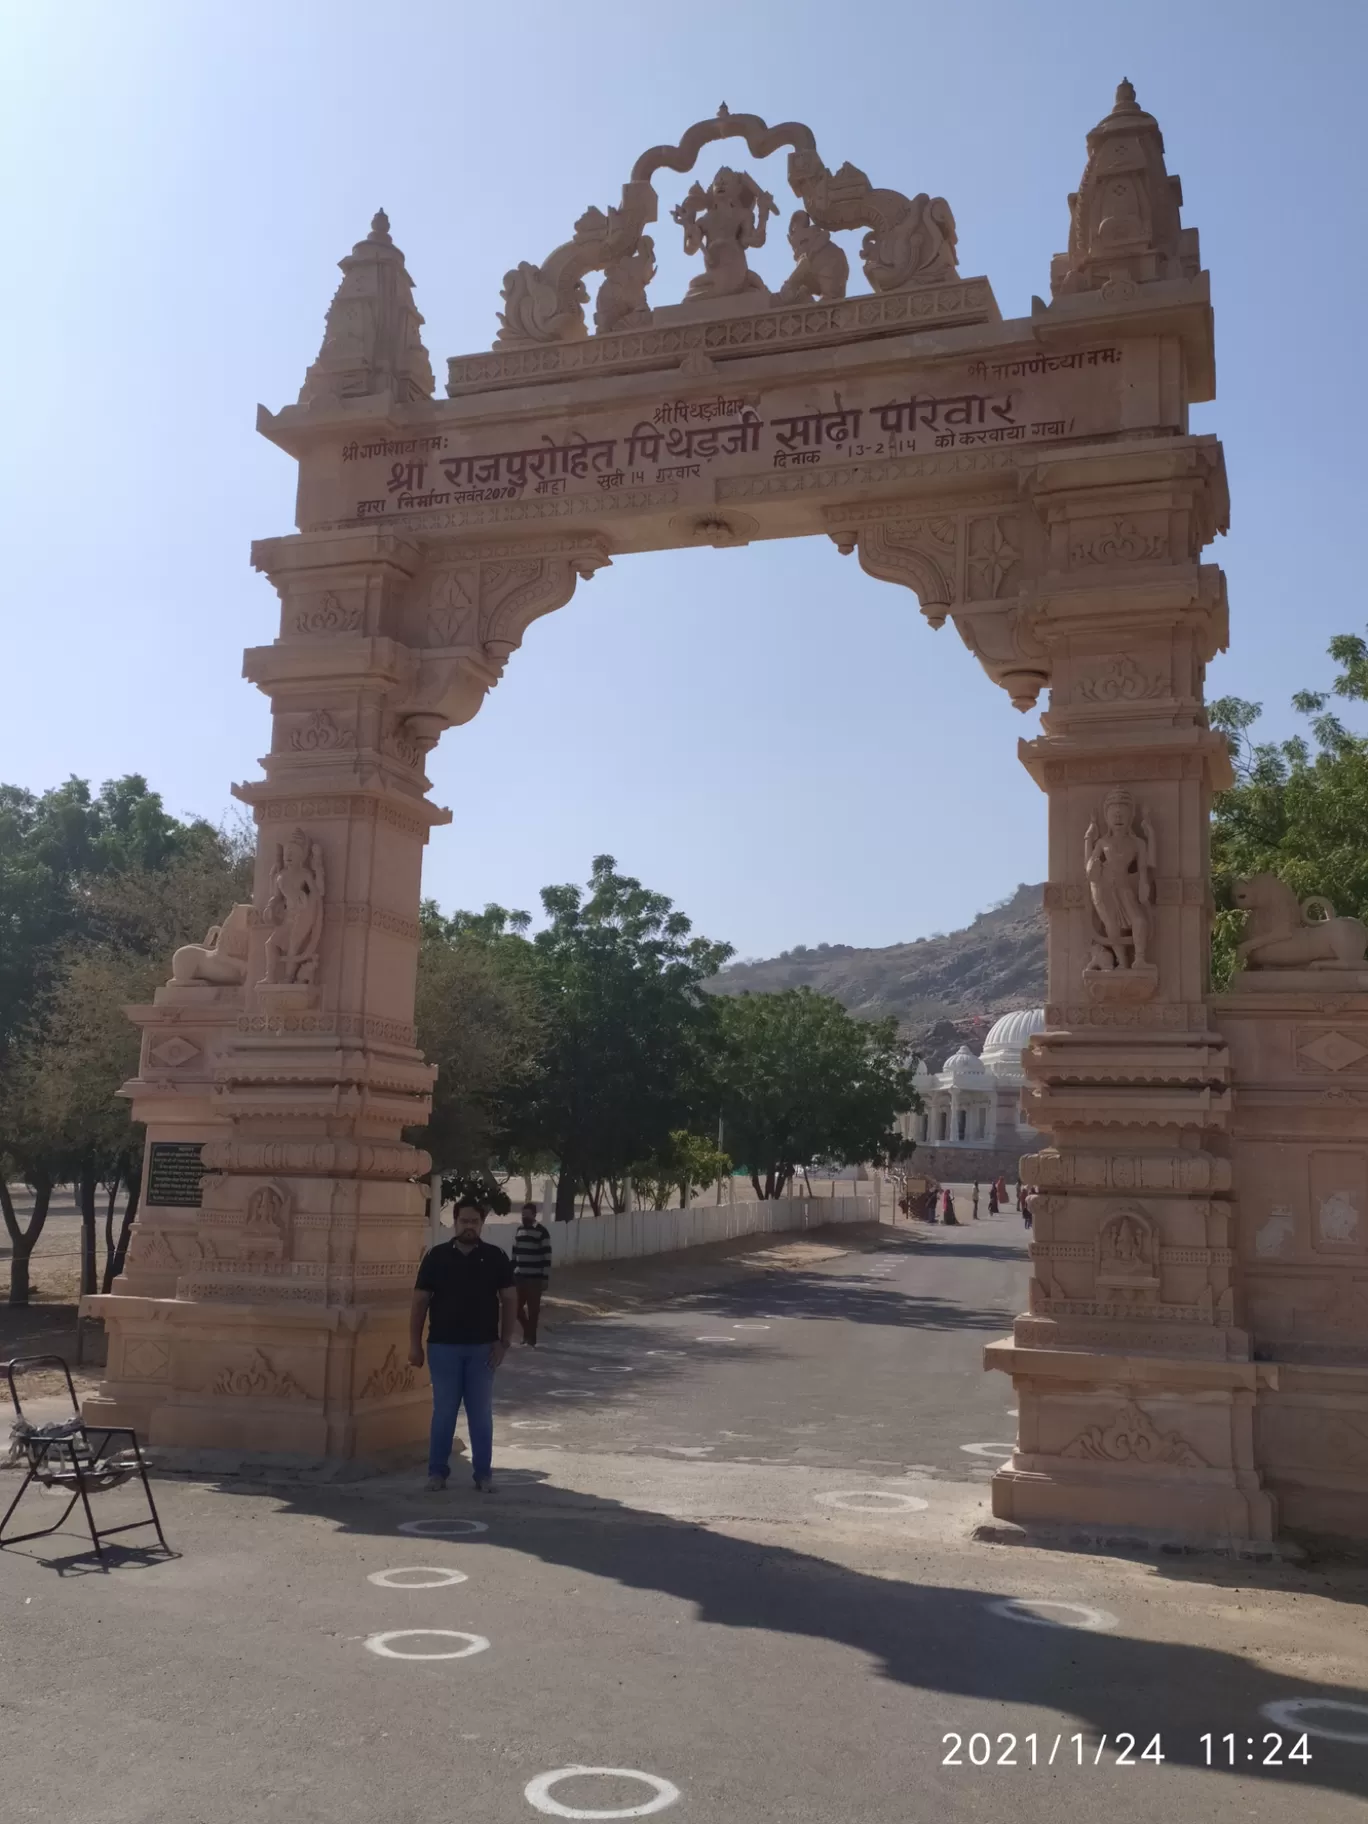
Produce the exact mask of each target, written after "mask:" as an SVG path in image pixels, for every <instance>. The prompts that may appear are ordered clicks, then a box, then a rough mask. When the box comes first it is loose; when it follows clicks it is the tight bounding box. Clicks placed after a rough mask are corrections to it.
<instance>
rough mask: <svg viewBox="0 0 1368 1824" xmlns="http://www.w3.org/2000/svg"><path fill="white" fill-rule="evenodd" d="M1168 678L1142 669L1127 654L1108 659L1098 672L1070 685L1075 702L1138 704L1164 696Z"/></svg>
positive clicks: (1167, 687)
mask: <svg viewBox="0 0 1368 1824" xmlns="http://www.w3.org/2000/svg"><path fill="white" fill-rule="evenodd" d="M1168 689H1169V681H1168V679H1167V678H1166V677H1165V676H1164V675H1163V673H1162V672H1148V671H1142V670H1141V669H1140V667H1139V666H1138V665H1137V664H1136V662H1135V660H1134V659H1133V658H1131V656H1130V654H1129V653H1124V652H1123V653H1122V654H1121V655H1120V657H1119V658H1115V659H1112V660H1110V661H1109V662H1108V663H1107V664H1106V665H1104V666H1103V667H1102V669H1101V670H1100V671H1095V672H1092V673H1091V674H1089V675H1088V676H1087V677H1082V678H1079V680H1078V681H1077V683H1076V684H1075V685H1074V687H1073V695H1074V700H1075V702H1079V703H1140V702H1144V701H1146V700H1147V699H1148V698H1151V697H1162V696H1165V695H1167V693H1168Z"/></svg>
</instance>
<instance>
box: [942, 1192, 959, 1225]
mask: <svg viewBox="0 0 1368 1824" xmlns="http://www.w3.org/2000/svg"><path fill="white" fill-rule="evenodd" d="M941 1221H942V1222H943V1223H944V1224H945V1225H946V1227H947V1228H952V1229H957V1228H958V1227H959V1217H958V1216H956V1214H955V1200H954V1198H953V1197H952V1196H951V1195H950V1193H949V1191H947V1192H946V1193H945V1196H944V1198H943V1200H942V1202H941Z"/></svg>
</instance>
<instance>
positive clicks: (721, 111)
mask: <svg viewBox="0 0 1368 1824" xmlns="http://www.w3.org/2000/svg"><path fill="white" fill-rule="evenodd" d="M717 118H718V119H719V120H730V119H731V109H730V108H729V107H728V106H727V104H726V102H725V101H724V102H723V103H722V105H721V106H720V107H719V108H718V110H717Z"/></svg>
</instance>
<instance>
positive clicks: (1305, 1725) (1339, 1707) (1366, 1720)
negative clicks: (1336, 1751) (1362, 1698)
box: [1259, 1697, 1368, 1744]
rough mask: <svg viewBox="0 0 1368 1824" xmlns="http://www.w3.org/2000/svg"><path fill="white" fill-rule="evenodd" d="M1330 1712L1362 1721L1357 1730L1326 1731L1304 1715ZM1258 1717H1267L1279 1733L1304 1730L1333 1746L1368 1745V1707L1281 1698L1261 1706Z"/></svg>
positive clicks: (1318, 1699)
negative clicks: (1342, 1743)
mask: <svg viewBox="0 0 1368 1824" xmlns="http://www.w3.org/2000/svg"><path fill="white" fill-rule="evenodd" d="M1308 1710H1310V1711H1319V1710H1331V1711H1333V1712H1334V1713H1335V1715H1336V1717H1338V1718H1340V1719H1342V1720H1345V1721H1347V1720H1348V1719H1349V1718H1350V1717H1358V1718H1361V1719H1362V1720H1363V1727H1362V1728H1359V1729H1327V1728H1326V1727H1325V1725H1324V1723H1314V1722H1312V1721H1311V1720H1310V1718H1309V1717H1308V1716H1307V1711H1308ZM1259 1714H1260V1715H1261V1716H1266V1717H1267V1718H1268V1720H1269V1722H1270V1723H1276V1724H1277V1725H1278V1727H1279V1728H1280V1729H1298V1730H1305V1731H1306V1733H1307V1735H1323V1736H1325V1737H1326V1739H1327V1740H1328V1741H1332V1742H1362V1743H1364V1744H1368V1704H1346V1703H1344V1702H1343V1701H1342V1700H1341V1699H1339V1698H1337V1697H1335V1698H1331V1697H1280V1698H1277V1699H1276V1700H1275V1701H1274V1702H1273V1703H1271V1704H1262V1705H1260V1707H1259Z"/></svg>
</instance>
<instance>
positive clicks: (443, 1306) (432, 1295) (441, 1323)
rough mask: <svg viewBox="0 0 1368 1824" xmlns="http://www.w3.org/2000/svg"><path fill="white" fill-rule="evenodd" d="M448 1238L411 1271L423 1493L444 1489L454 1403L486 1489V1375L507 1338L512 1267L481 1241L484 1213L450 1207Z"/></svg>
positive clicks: (490, 1438) (490, 1379)
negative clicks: (424, 1455)
mask: <svg viewBox="0 0 1368 1824" xmlns="http://www.w3.org/2000/svg"><path fill="white" fill-rule="evenodd" d="M454 1226H455V1234H454V1235H453V1236H452V1238H451V1240H450V1241H443V1242H439V1243H438V1245H437V1246H436V1247H435V1248H429V1249H428V1251H427V1253H426V1254H424V1256H423V1258H422V1260H421V1262H420V1263H419V1266H418V1278H417V1281H416V1283H415V1285H414V1289H413V1302H412V1304H411V1305H410V1307H409V1361H410V1362H411V1363H412V1365H413V1366H414V1367H415V1368H421V1367H422V1365H423V1324H424V1322H425V1321H426V1323H427V1330H428V1339H427V1342H428V1346H427V1360H428V1374H429V1376H430V1378H431V1381H432V1431H431V1434H430V1436H429V1439H428V1480H427V1485H428V1488H429V1489H431V1490H432V1491H433V1492H434V1493H435V1492H437V1491H439V1490H441V1489H443V1488H445V1487H446V1482H447V1477H448V1476H449V1475H450V1474H451V1446H452V1441H453V1439H454V1438H455V1436H456V1419H457V1415H458V1414H459V1412H460V1410H461V1406H462V1404H464V1406H465V1409H466V1425H467V1426H468V1428H469V1431H470V1466H471V1469H472V1470H473V1472H474V1477H475V1486H476V1488H478V1489H480V1490H481V1491H482V1492H487V1491H488V1490H489V1489H490V1488H491V1487H492V1486H493V1484H492V1481H491V1462H492V1458H493V1453H494V1370H495V1369H496V1368H497V1367H498V1366H499V1363H500V1362H501V1361H502V1360H503V1359H504V1357H505V1356H506V1355H507V1354H508V1345H509V1343H510V1342H511V1341H512V1338H513V1311H514V1293H513V1267H512V1264H511V1263H510V1261H509V1258H508V1256H507V1254H505V1253H504V1251H503V1249H502V1248H496V1247H494V1246H493V1244H492V1243H491V1242H487V1241H482V1240H481V1239H480V1232H481V1230H482V1229H483V1228H484V1211H483V1210H482V1209H480V1208H479V1207H478V1205H476V1204H473V1203H462V1204H460V1205H458V1206H457V1210H456V1216H455V1225H454Z"/></svg>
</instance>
